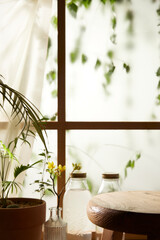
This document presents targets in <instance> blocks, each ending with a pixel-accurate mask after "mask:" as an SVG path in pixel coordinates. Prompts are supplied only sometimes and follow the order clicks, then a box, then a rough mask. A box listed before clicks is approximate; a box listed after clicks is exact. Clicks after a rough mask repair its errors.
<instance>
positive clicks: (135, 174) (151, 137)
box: [66, 130, 160, 194]
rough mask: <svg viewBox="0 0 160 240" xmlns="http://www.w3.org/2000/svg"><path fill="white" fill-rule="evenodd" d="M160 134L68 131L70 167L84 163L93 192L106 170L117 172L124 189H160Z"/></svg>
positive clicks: (159, 132)
mask: <svg viewBox="0 0 160 240" xmlns="http://www.w3.org/2000/svg"><path fill="white" fill-rule="evenodd" d="M159 137H160V131H158V130H155V131H143V130H139V131H136V130H129V131H125V130H124V131H123V130H118V131H117V130H114V131H112V130H109V131H108V130H106V131H97V130H95V131H92V130H87V131H69V132H68V133H67V163H66V164H67V169H68V170H69V171H71V168H72V167H71V163H72V162H77V161H78V162H81V163H82V166H83V169H82V170H83V171H85V172H87V176H88V180H89V182H90V186H91V187H92V193H93V194H96V193H97V190H98V188H99V186H100V182H101V175H102V173H104V172H116V173H117V172H118V173H119V174H120V176H121V181H122V182H121V189H122V190H160V175H159V168H160V161H159V155H160V148H159ZM125 174H127V175H125Z"/></svg>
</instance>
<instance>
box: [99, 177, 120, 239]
mask: <svg viewBox="0 0 160 240" xmlns="http://www.w3.org/2000/svg"><path fill="white" fill-rule="evenodd" d="M115 191H120V185H119V174H118V173H103V174H102V181H101V185H100V188H99V190H98V194H101V193H107V192H115ZM102 233H103V228H101V227H98V226H96V235H97V238H96V240H100V239H101V237H102Z"/></svg>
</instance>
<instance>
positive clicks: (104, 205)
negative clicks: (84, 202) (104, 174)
mask: <svg viewBox="0 0 160 240" xmlns="http://www.w3.org/2000/svg"><path fill="white" fill-rule="evenodd" d="M87 214H88V217H89V219H90V220H91V222H93V223H94V224H96V225H98V226H100V227H103V228H107V229H110V230H115V231H119V232H127V233H135V234H152V233H153V232H154V233H159V234H160V191H158V192H155V191H129V192H111V193H104V194H99V195H96V196H94V197H93V198H92V199H91V200H90V201H89V203H88V207H87Z"/></svg>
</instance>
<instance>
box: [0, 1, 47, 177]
mask: <svg viewBox="0 0 160 240" xmlns="http://www.w3.org/2000/svg"><path fill="white" fill-rule="evenodd" d="M51 8H52V0H0V16H1V21H0V74H1V75H3V77H4V82H5V83H6V84H8V85H9V86H11V87H13V88H15V89H16V90H18V91H20V92H21V93H23V94H24V95H25V96H26V97H27V98H28V99H29V100H31V101H32V102H33V103H34V104H35V105H36V106H37V107H38V108H40V104H41V95H42V88H43V81H44V70H45V61H46V55H47V44H48V31H49V23H50V19H51ZM4 121H8V119H6V118H5V116H4V115H3V113H2V112H1V113H0V139H1V140H2V141H4V143H6V144H7V142H9V141H10V140H11V139H13V138H14V137H15V136H16V134H17V131H18V129H16V128H15V127H14V124H13V123H10V124H8V123H6V124H5V123H4ZM16 154H17V155H18V158H19V159H20V161H21V162H22V163H25V164H26V163H27V162H28V161H29V159H30V154H31V148H29V147H25V146H24V147H22V148H20V149H19V151H18V152H16ZM10 173H11V174H12V171H11V170H10ZM9 177H10V176H9ZM20 180H21V181H22V180H23V176H22V177H21V179H20Z"/></svg>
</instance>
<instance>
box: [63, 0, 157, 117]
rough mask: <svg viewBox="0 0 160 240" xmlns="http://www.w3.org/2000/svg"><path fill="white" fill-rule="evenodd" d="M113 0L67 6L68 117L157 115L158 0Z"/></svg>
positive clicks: (96, 0)
mask: <svg viewBox="0 0 160 240" xmlns="http://www.w3.org/2000/svg"><path fill="white" fill-rule="evenodd" d="M68 2H71V1H68ZM84 2H85V3H86V1H84ZM87 2H88V4H89V2H90V1H87ZM103 2H106V3H105V4H104V3H103ZM118 2H119V3H116V4H115V5H114V4H113V5H112V6H110V1H99V0H95V1H91V3H90V5H89V6H88V8H86V7H87V6H86V5H85V6H86V7H85V6H84V5H83V4H82V6H81V7H79V6H78V3H77V7H78V8H76V6H73V5H72V4H71V3H70V4H68V5H67V9H66V13H67V17H66V35H67V36H66V60H67V66H66V69H67V76H66V77H67V120H71V121H74V120H75V121H78V120H82V121H85V120H87V121H89V120H97V121H108V120H133V121H134V120H139V121H141V120H159V119H160V115H159V107H158V106H157V105H156V102H157V101H158V103H159V100H158V99H159V98H158V99H156V98H157V96H158V94H159V92H158V88H159V87H157V86H158V81H159V77H158V76H156V73H158V72H157V70H158V68H159V62H160V60H159V43H160V41H159V34H158V31H159V28H158V27H157V25H158V23H159V20H158V14H157V13H158V12H157V11H156V10H157V9H158V2H157V1H154V3H153V1H150V0H146V1H145V3H144V2H143V1H136V0H133V1H128V2H126V1H118ZM75 5H76V4H75ZM148 16H149V17H148ZM114 34H115V35H114ZM114 37H115V38H116V39H115V41H116V44H114V43H113V42H114ZM157 75H159V74H157Z"/></svg>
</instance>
